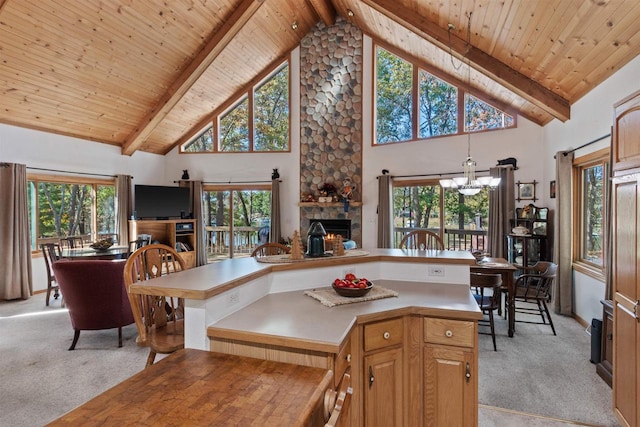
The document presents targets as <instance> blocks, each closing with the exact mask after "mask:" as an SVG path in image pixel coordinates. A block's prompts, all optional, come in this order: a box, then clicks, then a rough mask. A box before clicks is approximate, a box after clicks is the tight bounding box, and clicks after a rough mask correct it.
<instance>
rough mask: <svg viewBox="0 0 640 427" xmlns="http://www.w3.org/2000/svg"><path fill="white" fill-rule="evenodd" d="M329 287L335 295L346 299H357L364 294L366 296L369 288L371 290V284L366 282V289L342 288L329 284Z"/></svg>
mask: <svg viewBox="0 0 640 427" xmlns="http://www.w3.org/2000/svg"><path fill="white" fill-rule="evenodd" d="M331 287H333V290H334V291H336V293H337V294H338V295H340V296H343V297H348V298H357V297H363V296H365V295H366V294H368V293H369V291H370V290H371V288H373V283H371V282H369V281H368V280H367V287H366V288H344V287H342V286H336V285H335V284H333V283H332V284H331Z"/></svg>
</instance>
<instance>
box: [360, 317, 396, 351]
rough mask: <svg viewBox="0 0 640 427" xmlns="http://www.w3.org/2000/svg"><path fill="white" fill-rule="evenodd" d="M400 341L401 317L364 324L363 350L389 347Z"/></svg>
mask: <svg viewBox="0 0 640 427" xmlns="http://www.w3.org/2000/svg"><path fill="white" fill-rule="evenodd" d="M401 343H402V319H401V318H398V319H392V320H385V321H383V322H376V323H369V324H366V325H364V351H371V350H377V349H379V348H385V347H391V346H394V345H396V344H401Z"/></svg>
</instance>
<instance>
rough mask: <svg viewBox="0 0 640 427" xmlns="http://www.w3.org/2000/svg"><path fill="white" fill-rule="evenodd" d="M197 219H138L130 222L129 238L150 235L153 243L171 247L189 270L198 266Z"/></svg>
mask: <svg viewBox="0 0 640 427" xmlns="http://www.w3.org/2000/svg"><path fill="white" fill-rule="evenodd" d="M196 230H197V229H196V220H195V219H149V220H146V219H137V220H130V221H129V238H130V239H131V240H135V239H136V238H137V236H138V235H139V234H150V235H151V241H152V242H158V243H162V244H163V245H167V246H171V247H172V248H174V249H175V250H176V252H178V255H180V258H182V260H183V261H184V262H185V264H186V265H187V268H192V267H195V266H196V250H197V245H196V242H197V237H196V236H197V233H196Z"/></svg>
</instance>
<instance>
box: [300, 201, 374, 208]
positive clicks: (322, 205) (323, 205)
mask: <svg viewBox="0 0 640 427" xmlns="http://www.w3.org/2000/svg"><path fill="white" fill-rule="evenodd" d="M298 206H300V207H303V208H309V207H311V208H315V207H320V208H333V207H335V208H341V207H344V202H329V203H321V202H300V203H298ZM349 206H356V207H357V206H362V202H349Z"/></svg>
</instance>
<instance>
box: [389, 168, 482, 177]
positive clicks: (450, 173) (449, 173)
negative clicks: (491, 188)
mask: <svg viewBox="0 0 640 427" xmlns="http://www.w3.org/2000/svg"><path fill="white" fill-rule="evenodd" d="M478 172H479V173H484V172H491V171H490V170H489V169H484V170H477V171H476V173H478ZM463 173H464V172H463V171H460V172H442V173H428V174H417V175H390V176H391V178H416V177H427V176H440V177H441V176H445V175H461V174H463ZM383 174H384V173H383ZM385 175H386V174H385ZM376 178H377V177H376Z"/></svg>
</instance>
